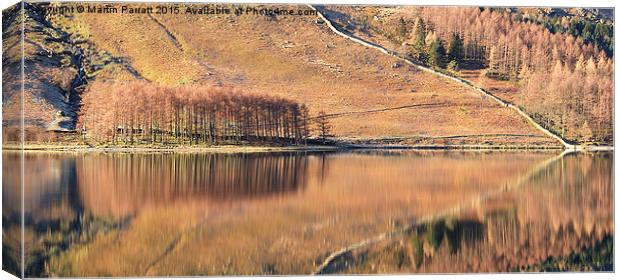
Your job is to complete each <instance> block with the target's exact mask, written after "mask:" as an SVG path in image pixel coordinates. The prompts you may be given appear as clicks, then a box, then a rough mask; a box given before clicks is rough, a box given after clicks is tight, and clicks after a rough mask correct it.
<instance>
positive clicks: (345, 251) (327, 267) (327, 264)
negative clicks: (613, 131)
mask: <svg viewBox="0 0 620 280" xmlns="http://www.w3.org/2000/svg"><path fill="white" fill-rule="evenodd" d="M570 153H573V152H572V151H570V150H565V151H564V152H562V153H561V154H559V155H557V156H554V157H552V158H549V159H547V160H545V161H543V162H541V163H539V164H537V165H535V166H533V167H532V168H531V169H530V170H529V171H528V172H527V173H525V174H524V175H522V176H519V177H517V179H516V181H515V183H513V184H510V185H508V184H505V185H503V186H501V187H500V188H499V189H497V190H494V191H490V192H487V193H485V194H483V195H481V196H478V197H476V198H474V199H473V200H472V201H470V202H467V203H462V204H458V205H456V206H454V207H451V208H448V209H445V210H443V211H441V212H439V213H437V214H434V215H429V216H425V217H422V218H420V219H417V220H415V221H414V222H413V223H411V224H409V225H406V226H404V227H402V228H399V229H396V230H393V231H389V232H385V233H382V234H380V235H378V236H375V237H372V238H369V239H366V240H363V241H361V242H359V243H356V244H353V245H349V246H347V247H344V248H342V249H340V250H338V251H336V252H334V253H332V254H330V255H329V256H328V257H327V258H326V259H325V260H324V261H323V262H322V263H321V264H320V265H319V266H318V267H317V268H316V270H315V271H314V272H313V273H312V274H323V273H329V272H331V268H332V266H333V265H334V264H335V263H337V262H338V260H339V259H341V258H344V257H347V256H350V255H351V253H352V252H353V251H356V250H360V249H363V248H368V247H369V246H371V245H374V244H377V243H379V242H381V241H386V240H389V239H392V238H394V237H397V236H400V235H402V234H405V233H407V232H410V231H411V230H413V229H415V228H416V227H417V226H419V225H422V224H427V223H430V222H432V221H434V220H437V219H441V218H446V217H450V216H453V215H456V214H458V213H459V212H461V211H463V210H464V209H467V208H473V207H475V206H476V205H479V204H480V203H482V202H484V201H486V200H488V199H490V198H492V197H495V196H497V195H500V194H502V193H505V192H507V191H511V190H515V189H518V188H520V187H521V186H523V184H525V183H526V182H527V181H529V180H530V179H532V178H534V177H536V176H537V175H538V174H540V173H541V172H543V171H546V170H547V169H548V167H549V166H551V165H552V164H553V163H555V162H556V161H558V160H560V159H562V158H563V157H564V156H566V155H567V154H570Z"/></svg>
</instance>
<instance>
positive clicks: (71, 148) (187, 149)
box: [2, 144, 614, 153]
mask: <svg viewBox="0 0 620 280" xmlns="http://www.w3.org/2000/svg"><path fill="white" fill-rule="evenodd" d="M2 150H3V151H29V152H31V151H41V152H45V151H48V152H170V153H192V152H205V153H259V152H329V151H355V150H393V151H400V150H402V151H405V150H406V151H524V152H525V151H568V152H597V151H613V150H614V147H613V146H578V145H575V146H571V147H569V148H565V147H562V146H515V145H513V146H511V145H373V144H340V145H308V146H292V145H291V146H243V145H220V146H161V147H152V146H101V147H92V146H87V145H68V144H62V145H45V144H26V145H24V146H20V145H14V144H8V145H7V144H5V145H3V146H2Z"/></svg>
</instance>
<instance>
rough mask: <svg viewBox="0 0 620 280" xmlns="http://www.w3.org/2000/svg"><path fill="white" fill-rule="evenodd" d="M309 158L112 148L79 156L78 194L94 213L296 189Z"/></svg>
mask: <svg viewBox="0 0 620 280" xmlns="http://www.w3.org/2000/svg"><path fill="white" fill-rule="evenodd" d="M306 169H307V158H306V157H304V156H303V155H298V154H277V155H273V154H238V155H229V154H228V155H226V154H146V155H145V154H140V155H135V154H110V155H100V154H97V155H89V154H87V155H83V156H81V157H79V158H78V159H77V178H78V184H79V186H80V195H81V197H82V199H83V201H84V205H85V207H86V209H88V210H91V211H93V213H94V214H96V215H106V214H108V215H109V214H111V215H113V216H118V215H120V216H124V215H128V214H132V213H134V212H135V211H136V210H138V209H140V208H141V207H143V206H145V205H147V204H156V203H164V202H171V201H174V200H179V199H190V198H192V199H193V198H197V197H198V198H200V197H203V198H208V199H209V200H210V201H212V202H213V201H218V200H226V199H232V198H250V197H259V196H265V195H273V194H282V193H289V192H295V191H297V190H300V189H302V188H304V186H305V181H306V177H307V175H306Z"/></svg>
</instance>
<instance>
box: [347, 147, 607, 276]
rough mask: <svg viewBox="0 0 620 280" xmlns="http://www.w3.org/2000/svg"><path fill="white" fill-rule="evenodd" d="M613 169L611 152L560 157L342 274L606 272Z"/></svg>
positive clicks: (359, 259) (366, 255)
mask: <svg viewBox="0 0 620 280" xmlns="http://www.w3.org/2000/svg"><path fill="white" fill-rule="evenodd" d="M612 168H613V155H611V154H569V155H566V156H564V157H562V158H560V159H558V160H556V161H554V162H553V163H552V164H550V165H548V166H547V167H546V168H545V169H544V170H542V171H541V172H536V173H535V174H534V175H535V176H532V177H530V179H529V180H528V181H527V182H526V183H525V184H524V185H523V186H522V187H521V188H519V189H516V190H511V191H508V192H505V193H502V194H500V195H498V196H496V197H491V198H489V199H487V200H485V201H483V202H482V203H480V204H479V205H477V206H475V207H473V208H471V209H467V210H464V211H462V212H461V213H460V214H458V215H456V216H450V217H438V218H437V219H436V220H434V221H432V222H429V223H425V224H420V225H418V226H416V227H413V228H411V229H410V230H409V231H408V233H407V234H406V235H405V236H404V237H403V238H402V239H401V240H400V241H399V242H397V243H394V244H393V245H390V246H387V247H384V249H382V250H376V249H374V250H370V251H369V252H366V253H363V254H361V255H359V256H358V257H356V258H355V260H352V261H351V263H353V264H354V265H353V266H351V267H349V268H347V269H346V270H345V271H346V272H350V273H353V272H357V273H359V272H364V273H373V272H380V271H374V270H373V269H376V268H377V267H381V268H386V267H387V269H386V271H411V272H425V273H447V272H493V271H496V272H497V271H514V270H517V271H518V270H531V269H553V270H569V269H586V270H587V269H606V268H610V267H613V266H612V265H611V264H613V258H612V254H613V251H612V250H610V249H609V246H610V245H609V244H611V246H612V247H611V248H613V240H611V239H610V238H609V237H610V236H613V233H614V225H613V211H612V210H613V181H612V180H613V179H612V176H610V175H611V174H612V173H611V172H612ZM603 243H604V244H603ZM601 244H602V245H601ZM583 252H588V253H587V254H589V255H584V254H585V253H583ZM575 256H578V257H575ZM403 258H404V259H403ZM575 259H577V261H575ZM558 260H561V261H558ZM604 262H612V263H611V264H610V263H604ZM569 263H570V264H569Z"/></svg>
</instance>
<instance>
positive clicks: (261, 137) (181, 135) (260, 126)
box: [78, 81, 310, 144]
mask: <svg viewBox="0 0 620 280" xmlns="http://www.w3.org/2000/svg"><path fill="white" fill-rule="evenodd" d="M78 128H79V129H80V130H81V131H82V132H83V133H84V134H85V135H86V136H87V137H88V138H90V139H93V140H97V141H99V142H108V143H114V144H119V143H120V144H123V143H125V144H140V143H147V144H148V143H164V144H200V143H206V144H218V143H242V142H253V143H257V142H268V143H288V144H290V143H301V142H302V141H303V140H305V139H306V138H307V137H308V136H309V134H310V131H309V130H310V123H309V117H308V109H307V107H306V106H305V105H300V104H298V103H296V102H294V101H291V100H288V99H285V98H279V97H271V96H265V95H258V94H247V93H243V92H240V91H238V90H233V89H230V88H223V87H212V86H179V87H162V86H158V85H155V84H152V83H148V82H144V81H134V82H128V83H107V82H103V83H100V84H98V85H96V86H91V88H90V90H88V91H87V92H86V93H85V94H84V96H83V100H82V109H81V111H80V120H79V124H78Z"/></svg>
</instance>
